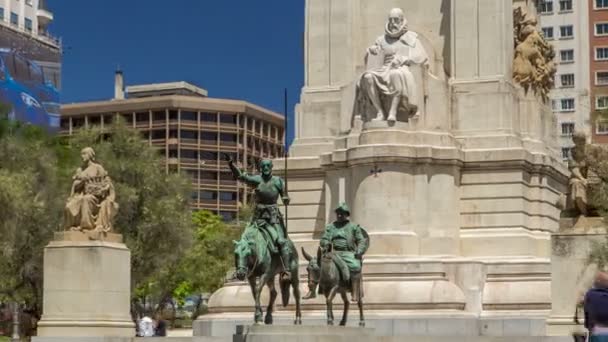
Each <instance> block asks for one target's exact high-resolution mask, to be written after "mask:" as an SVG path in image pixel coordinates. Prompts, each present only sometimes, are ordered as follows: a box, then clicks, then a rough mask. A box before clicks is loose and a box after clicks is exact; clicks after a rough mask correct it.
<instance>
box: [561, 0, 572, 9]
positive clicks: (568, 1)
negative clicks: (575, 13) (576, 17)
mask: <svg viewBox="0 0 608 342" xmlns="http://www.w3.org/2000/svg"><path fill="white" fill-rule="evenodd" d="M559 11H560V12H566V11H572V0H559Z"/></svg>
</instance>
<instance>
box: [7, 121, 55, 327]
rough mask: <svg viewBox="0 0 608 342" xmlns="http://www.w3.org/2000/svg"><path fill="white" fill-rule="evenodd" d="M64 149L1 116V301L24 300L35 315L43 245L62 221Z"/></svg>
mask: <svg viewBox="0 0 608 342" xmlns="http://www.w3.org/2000/svg"><path fill="white" fill-rule="evenodd" d="M0 116H1V115H0ZM63 149H65V146H62V145H61V144H59V143H58V141H57V140H56V139H54V138H53V137H52V136H50V135H48V134H47V133H46V132H45V131H44V130H42V129H40V128H37V127H34V126H30V125H22V124H19V123H16V122H13V121H9V120H8V119H6V118H3V119H0V237H1V239H0V302H2V301H17V302H21V303H24V304H25V308H26V311H27V312H29V313H31V314H32V315H33V316H35V317H37V318H39V317H40V315H41V308H42V256H43V248H44V246H45V245H46V244H47V243H48V242H49V241H50V239H51V238H52V236H53V232H55V231H56V230H57V229H58V227H59V225H60V221H61V213H62V210H61V209H62V206H63V204H62V203H61V202H59V201H57V198H58V197H60V195H58V194H63V193H64V192H65V190H64V188H65V186H66V184H67V179H65V177H62V176H61V172H58V170H59V169H60V168H61V165H60V163H59V161H58V159H57V158H56V155H57V154H58V153H59V151H61V150H63Z"/></svg>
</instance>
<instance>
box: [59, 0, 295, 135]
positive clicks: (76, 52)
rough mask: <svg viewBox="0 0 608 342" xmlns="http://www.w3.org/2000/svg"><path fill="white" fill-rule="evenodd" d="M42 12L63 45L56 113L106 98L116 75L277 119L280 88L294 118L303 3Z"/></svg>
mask: <svg viewBox="0 0 608 342" xmlns="http://www.w3.org/2000/svg"><path fill="white" fill-rule="evenodd" d="M48 4H49V7H50V8H51V10H52V11H53V12H54V15H55V21H54V23H53V25H52V26H51V31H52V32H53V33H54V34H55V35H58V36H60V37H62V39H63V44H64V56H63V76H62V77H63V78H62V83H63V84H62V102H64V103H70V102H79V101H86V100H98V99H107V98H111V97H112V96H113V77H114V71H115V70H116V68H117V67H118V66H120V68H121V69H122V70H123V71H124V73H125V83H126V84H127V85H132V84H142V83H152V82H169V81H181V80H184V81H188V82H191V83H194V84H196V85H199V86H201V87H203V88H205V89H207V90H208V91H209V96H212V97H219V98H236V99H243V100H247V101H250V102H253V103H255V104H258V105H261V106H264V107H267V108H269V109H272V110H274V111H277V112H282V111H283V88H285V87H286V88H287V89H288V92H289V105H288V110H289V117H292V116H293V108H294V105H295V103H296V102H297V101H298V100H299V95H300V90H301V88H302V83H303V77H304V76H303V75H304V71H303V32H304V0H261V1H251V0H248V1H246V0H236V1H222V0H171V1H161V0H104V1H66V0H49V1H48ZM291 122H293V120H292V121H291ZM291 128H292V129H293V127H291Z"/></svg>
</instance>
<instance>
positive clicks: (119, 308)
mask: <svg viewBox="0 0 608 342" xmlns="http://www.w3.org/2000/svg"><path fill="white" fill-rule="evenodd" d="M130 291H131V255H130V252H129V250H128V249H127V247H126V246H125V245H124V244H123V243H122V237H121V236H120V235H117V234H109V235H108V236H106V237H105V241H94V240H90V239H89V237H88V236H87V235H85V234H83V233H80V232H65V233H57V234H56V235H55V240H54V241H52V242H51V243H49V245H48V246H47V247H46V248H45V250H44V293H43V314H42V319H41V320H40V322H39V323H38V336H40V337H65V338H67V337H85V336H86V337H130V336H134V335H135V325H134V323H133V322H132V321H131V316H130V302H131V300H130V299H131V298H130Z"/></svg>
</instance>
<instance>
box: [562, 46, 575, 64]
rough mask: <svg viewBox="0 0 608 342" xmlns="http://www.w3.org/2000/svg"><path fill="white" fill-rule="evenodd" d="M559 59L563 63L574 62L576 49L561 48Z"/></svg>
mask: <svg viewBox="0 0 608 342" xmlns="http://www.w3.org/2000/svg"><path fill="white" fill-rule="evenodd" d="M559 59H560V61H561V62H562V63H572V62H574V50H572V49H569V50H561V51H560V52H559Z"/></svg>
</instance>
